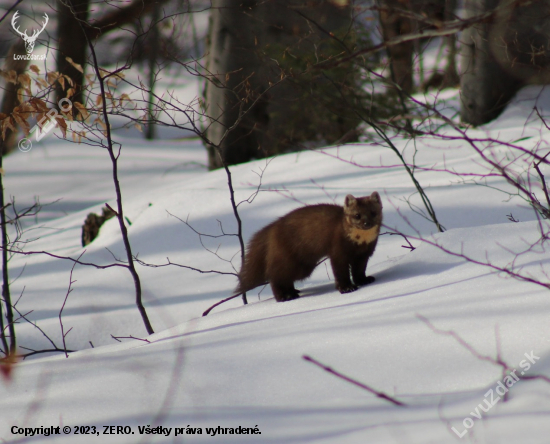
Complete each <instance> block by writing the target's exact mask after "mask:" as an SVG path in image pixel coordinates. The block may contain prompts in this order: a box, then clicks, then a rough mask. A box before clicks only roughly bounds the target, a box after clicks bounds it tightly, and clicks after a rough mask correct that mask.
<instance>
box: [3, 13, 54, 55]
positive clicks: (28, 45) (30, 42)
mask: <svg viewBox="0 0 550 444" xmlns="http://www.w3.org/2000/svg"><path fill="white" fill-rule="evenodd" d="M18 13H19V11H15V14H13V18H12V19H11V26H13V29H14V30H15V32H17V34H19V35H20V36H21V37H22V38H23V40H24V41H25V49H26V50H27V54H30V53H32V51H33V50H34V43H35V42H36V39H37V38H38V36H39V35H40V33H41V32H42V31H44V28H46V25H47V24H48V20H49V18H48V14H46V13H44V19H45V21H44V22H43V23H42V29H41V30H40V31H37V30H36V29H35V30H34V31H33V33H32V35H31V36H28V35H27V30H26V29H25V32H21V31H19V26H17V27H16V22H17V19H18V18H19V15H18Z"/></svg>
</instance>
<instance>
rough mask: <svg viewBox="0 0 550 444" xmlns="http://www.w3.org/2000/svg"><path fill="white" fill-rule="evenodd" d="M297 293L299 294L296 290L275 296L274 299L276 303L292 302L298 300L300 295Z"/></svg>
mask: <svg viewBox="0 0 550 444" xmlns="http://www.w3.org/2000/svg"><path fill="white" fill-rule="evenodd" d="M298 293H299V292H298V290H294V291H292V292H289V293H284V294H279V295H277V296H275V299H276V300H277V302H286V301H292V300H294V299H298V298H299V297H300V295H299V294H298Z"/></svg>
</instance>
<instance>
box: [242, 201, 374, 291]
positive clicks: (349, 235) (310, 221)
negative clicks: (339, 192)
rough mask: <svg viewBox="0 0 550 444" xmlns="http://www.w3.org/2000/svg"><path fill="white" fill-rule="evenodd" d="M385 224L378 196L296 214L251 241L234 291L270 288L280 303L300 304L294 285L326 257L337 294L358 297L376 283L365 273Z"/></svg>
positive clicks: (302, 209)
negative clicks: (361, 290)
mask: <svg viewBox="0 0 550 444" xmlns="http://www.w3.org/2000/svg"><path fill="white" fill-rule="evenodd" d="M381 224H382V202H381V201H380V195H379V194H378V193H377V192H376V191H375V192H374V193H372V194H371V195H370V196H366V197H360V198H355V197H353V196H352V195H351V194H348V195H347V196H346V200H345V205H344V207H341V206H339V205H330V204H319V205H311V206H306V207H303V208H299V209H297V210H294V211H292V212H290V213H288V214H287V215H286V216H283V217H281V218H280V219H278V220H276V221H275V222H273V223H271V224H269V225H267V226H266V227H264V228H262V229H261V230H260V231H258V232H257V233H256V234H255V235H254V236H253V237H252V239H251V241H250V243H249V244H248V250H247V254H246V259H245V262H244V265H243V267H242V269H241V271H240V273H239V285H238V287H237V289H236V290H235V291H236V292H238V293H242V292H245V291H248V290H251V289H253V288H255V287H258V286H259V285H262V284H264V283H265V282H269V283H270V284H271V288H272V289H273V295H274V296H275V299H276V300H277V301H278V302H282V301H289V300H291V299H296V298H297V297H299V294H298V290H296V288H294V282H296V281H299V280H302V279H305V278H307V277H308V276H310V275H311V273H313V270H314V269H315V267H316V266H317V264H318V262H319V260H321V259H322V258H324V257H328V258H329V259H330V263H331V265H332V272H333V273H334V277H335V279H336V288H337V289H338V291H340V293H349V292H352V291H355V290H357V288H358V287H359V286H360V285H367V284H370V283H371V282H374V277H372V276H366V274H365V271H366V268H367V262H368V260H369V258H370V257H371V256H372V254H373V252H374V249H375V248H376V243H377V241H378V235H379V233H380V225H381ZM350 271H351V278H353V282H352V280H351V278H350Z"/></svg>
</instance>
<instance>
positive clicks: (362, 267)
mask: <svg viewBox="0 0 550 444" xmlns="http://www.w3.org/2000/svg"><path fill="white" fill-rule="evenodd" d="M368 261H369V258H368V256H367V257H365V258H360V259H356V260H355V261H354V262H353V263H352V264H351V276H352V277H353V282H354V283H355V285H368V284H371V283H373V282H374V281H375V279H374V276H367V275H366V271H367V263H368Z"/></svg>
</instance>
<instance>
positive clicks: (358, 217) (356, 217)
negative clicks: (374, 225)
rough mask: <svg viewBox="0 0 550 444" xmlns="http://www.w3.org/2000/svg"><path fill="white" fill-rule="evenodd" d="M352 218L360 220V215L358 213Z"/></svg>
mask: <svg viewBox="0 0 550 444" xmlns="http://www.w3.org/2000/svg"><path fill="white" fill-rule="evenodd" d="M353 217H355V219H361V215H360V214H359V213H357V214H356V215H355V216H353Z"/></svg>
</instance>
